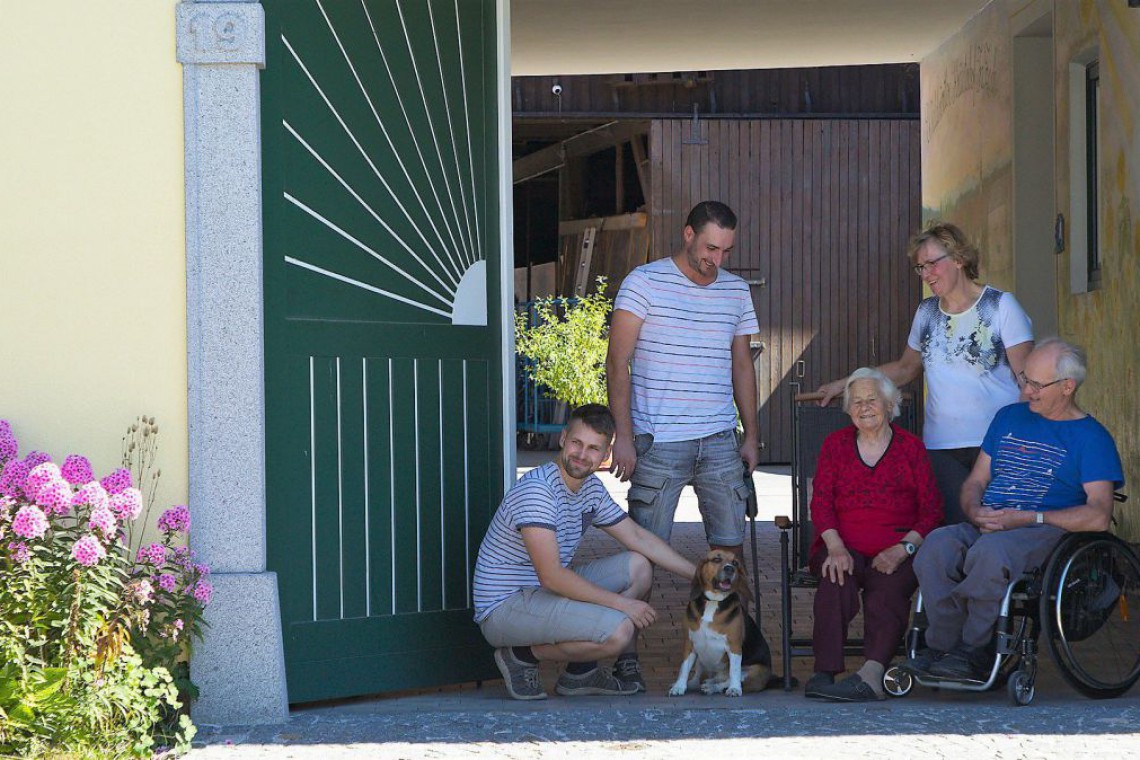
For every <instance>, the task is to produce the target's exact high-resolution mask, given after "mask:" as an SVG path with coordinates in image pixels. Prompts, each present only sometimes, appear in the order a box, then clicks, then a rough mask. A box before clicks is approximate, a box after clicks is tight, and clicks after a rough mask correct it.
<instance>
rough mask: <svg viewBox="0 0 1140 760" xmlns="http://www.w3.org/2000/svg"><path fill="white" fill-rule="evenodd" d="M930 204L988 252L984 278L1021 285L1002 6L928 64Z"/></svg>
mask: <svg viewBox="0 0 1140 760" xmlns="http://www.w3.org/2000/svg"><path fill="white" fill-rule="evenodd" d="M920 79H921V89H922V203H923V216H924V217H925V218H926V219H931V218H937V219H943V220H945V221H948V222H954V223H955V224H957V225H959V226H960V227H962V229H963V230H965V232H966V233H967V234H968V235H969V236H970V237H971V238H973V239H974V241H975V242H976V243H977V244H978V247H979V249H980V250H981V252H982V266H981V275H982V276H981V279H982V281H983V282H988V283H990V284H992V285H994V286H995V287H999V288H1002V289H1012V287H1013V259H1012V256H1013V254H1012V250H1013V224H1012V222H1013V220H1012V214H1013V211H1012V198H1013V196H1012V192H1013V191H1012V186H1013V185H1012V179H1013V171H1012V167H1013V146H1012V143H1011V135H1012V129H1013V126H1012V125H1013V105H1012V103H1013V100H1012V93H1013V59H1012V45H1011V42H1010V32H1009V11H1008V10H1007V8H1006V4H1005V3H1004V2H994V3H991V4H990V5H988V6H987V7H986V8H985V9H984V10H983V11H982V12H981V13H979V14H978V15H977V16H975V17H974V18H973V19H971V20H970V22H969V23H968V24H967V25H966V26H965V27H964V28H963V29H962V31H960V32H959V33H958V34H957V35H955V36H954V37H952V38H951V39H949V40H947V41H946V42H945V43H944V44H943V45H942V46H941V47H939V48H938V49H937V50H935V51H934V52H933V53H932V54H931V55H930V56H928V57H927V58H925V59H923V61H922V68H921V74H920Z"/></svg>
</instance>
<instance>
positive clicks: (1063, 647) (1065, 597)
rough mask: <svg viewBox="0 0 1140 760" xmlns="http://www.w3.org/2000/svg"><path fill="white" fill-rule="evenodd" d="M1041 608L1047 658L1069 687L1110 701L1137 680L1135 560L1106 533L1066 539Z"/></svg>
mask: <svg viewBox="0 0 1140 760" xmlns="http://www.w3.org/2000/svg"><path fill="white" fill-rule="evenodd" d="M1040 604H1041V611H1040V614H1041V626H1042V630H1043V631H1044V633H1045V640H1046V642H1047V645H1048V647H1049V652H1050V654H1052V656H1053V659H1054V660H1055V661H1056V663H1057V666H1058V668H1059V669H1060V671H1061V675H1062V676H1063V677H1064V678H1065V680H1066V681H1067V682H1068V683H1069V685H1070V686H1072V687H1073V688H1074V689H1076V690H1077V691H1079V692H1080V693H1081V694H1084V695H1085V696H1087V697H1090V698H1092V699H1110V698H1112V697H1118V696H1120V695H1121V694H1123V693H1124V692H1126V691H1128V690H1129V689H1130V688H1131V687H1132V685H1133V684H1135V683H1136V681H1137V679H1140V560H1138V559H1137V557H1136V555H1135V554H1134V553H1133V551H1132V550H1131V549H1130V548H1129V547H1128V545H1127V544H1125V543H1124V542H1123V541H1121V540H1120V539H1118V538H1116V537H1115V536H1113V535H1110V534H1108V533H1078V534H1073V535H1071V536H1067V537H1065V538H1064V539H1063V540H1062V541H1061V543H1060V544H1059V545H1058V546H1057V549H1056V550H1055V551H1054V553H1053V556H1052V558H1051V559H1050V560H1049V564H1048V566H1047V567H1046V569H1045V575H1044V578H1043V582H1042V594H1041V602H1040ZM1132 606H1136V608H1137V610H1136V612H1137V615H1136V616H1133V615H1132V614H1131V607H1132Z"/></svg>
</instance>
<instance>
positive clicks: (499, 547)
mask: <svg viewBox="0 0 1140 760" xmlns="http://www.w3.org/2000/svg"><path fill="white" fill-rule="evenodd" d="M613 436H614V419H613V416H611V414H610V412H609V410H608V409H606V407H604V406H602V405H600V404H586V405H583V406H580V407H578V408H577V409H575V410H574V411H573V412H572V413H571V414H570V421H569V423H568V424H567V425H566V429H565V430H563V432H562V437H561V440H560V443H561V451H560V452H559V455H558V459H557V460H556V461H554V462H549V463H547V464H545V465H543V466H542V467H538V468H536V469H534V470H531V471H530V472H528V473H527V474H526V475H524V476H523V477H522V478H520V479H519V481H518V482H517V483H515V485H514V486H513V487H512V488H511V489H510V490H509V491H508V492H507V494H506V496H504V497H503V503H502V504H501V505H500V506H499V509H498V510H497V511H496V512H495V516H494V517H493V518H492V519H491V524H490V526H489V527H488V528H487V535H486V536H485V537H484V538H483V543H482V545H481V546H480V547H479V558H478V560H477V561H476V563H475V584H474V597H475V622H477V623H478V624H479V626H480V628H481V629H482V631H483V635H484V636H485V637H486V639H487V641H488V642H489V643H490V644H491V646H493V647H496V650H495V663H496V664H497V665H498V667H499V671H500V672H501V673H502V674H503V679H504V680H505V681H506V685H507V691H508V692H509V693H510V695H511V696H512V697H514V698H515V699H545V698H546V692H545V691H544V690H543V687H542V683H541V682H540V680H539V673H538V663H539V662H540V661H542V660H554V661H557V662H565V663H567V664H566V670H565V671H564V672H563V673H562V674H561V675H560V676H559V677H558V683H557V684H556V685H555V687H554V690H555V691H556V692H557V693H558V694H562V695H578V694H609V695H627V694H635V693H637V692H638V691H644V690H645V680H644V678H643V677H642V675H641V667H640V664H639V663H638V659H637V650H636V642H637V632H638V630H640V629H642V628H645V627H646V626H648V625H650V624H652V623H653V621H654V620H656V618H657V612H656V611H655V610H654V609H653V607H651V606H650V605H649V604H648V603H647V602H645V601H643V600H644V599H645V597H646V596H647V595H648V593H649V586H650V583H651V581H652V578H653V566H654V565H660V566H661V567H664V568H665V569H666V570H669V571H671V572H674V573H676V574H677V575H680V576H682V577H684V578H685V579H686V580H687V579H690V578H692V577H693V574H694V573H695V572H696V567H694V565H693V564H692V563H691V562H689V561H688V560H686V559H685V558H684V557H682V556H681V555H680V554H678V553H677V552H675V551H674V550H673V549H672V548H670V546H669V545H668V544H666V543H665V542H664V541H662V540H661V539H659V538H657V537H656V536H654V535H653V534H652V533H650V532H649V531H647V530H645V529H644V528H641V527H640V526H638V525H637V524H636V523H634V522H633V521H632V520H629V519H626V513H625V512H624V511H622V509H621V508H620V507H619V506H618V505H617V504H616V503H615V502H614V500H613V499H612V498H610V495H609V493H607V492H606V488H605V486H604V485H603V484H602V481H601V480H600V479H599V478H598V477H597V476H596V475H595V474H594V473H595V472H596V471H597V470H598V468H599V467H601V464H602V462H603V460H605V458H606V457H607V456H608V454H609V451H610V444H611V442H612V441H613ZM590 525H596V526H598V527H599V528H601V529H602V530H604V531H605V532H606V533H608V534H610V535H611V536H613V537H614V538H615V539H616V540H617V541H618V542H619V543H620V544H621V545H622V546H624V547H625V548H626V549H627V550H628V551H626V552H623V553H621V554H616V555H614V556H611V557H606V558H603V559H599V560H595V561H594V562H591V563H589V564H587V565H584V566H582V567H577V568H571V567H570V563H571V561H572V560H573V559H574V554H575V552H577V550H578V546H579V544H581V542H582V535H583V533H584V532H585V530H586V528H588V527H589V526H590ZM611 657H616V658H617V662H616V663H615V665H614V668H613V670H612V672H611V670H610V669H608V668H602V667H599V665H598V660H601V659H606V658H611Z"/></svg>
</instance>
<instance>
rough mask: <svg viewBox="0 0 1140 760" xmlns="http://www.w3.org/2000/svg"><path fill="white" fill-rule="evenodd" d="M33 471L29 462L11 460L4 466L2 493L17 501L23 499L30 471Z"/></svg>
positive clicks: (0, 475)
mask: <svg viewBox="0 0 1140 760" xmlns="http://www.w3.org/2000/svg"><path fill="white" fill-rule="evenodd" d="M31 469H32V468H31V466H30V465H29V464H28V462H27V460H24V459H12V460H9V462H8V464H6V465H4V470H3V472H2V473H0V493H2V494H4V495H5V496H12V497H14V498H17V499H18V498H20V497H22V496H23V495H24V483H25V482H26V481H27V479H28V471H29V470H31Z"/></svg>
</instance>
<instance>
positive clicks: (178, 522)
mask: <svg viewBox="0 0 1140 760" xmlns="http://www.w3.org/2000/svg"><path fill="white" fill-rule="evenodd" d="M158 529H159V530H160V531H162V532H163V533H178V532H179V531H183V532H184V531H188V530H190V510H189V509H188V508H187V507H186V506H185V505H181V504H180V505H178V506H176V507H172V508H170V509H168V510H166V511H165V512H163V513H162V517H160V518H158Z"/></svg>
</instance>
